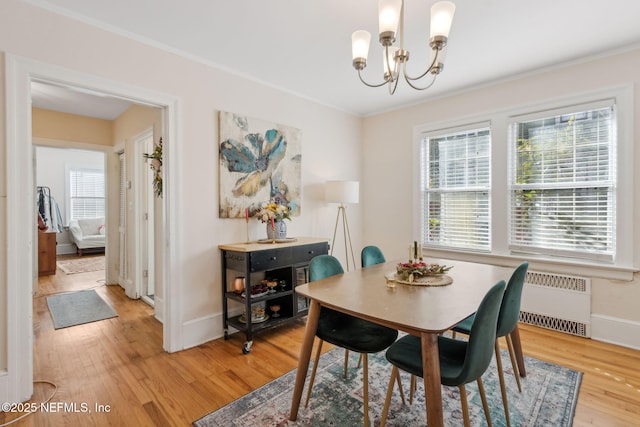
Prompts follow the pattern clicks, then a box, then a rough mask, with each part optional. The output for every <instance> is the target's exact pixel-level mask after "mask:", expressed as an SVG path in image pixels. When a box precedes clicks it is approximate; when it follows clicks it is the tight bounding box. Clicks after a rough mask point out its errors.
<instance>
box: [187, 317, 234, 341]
mask: <svg viewBox="0 0 640 427" xmlns="http://www.w3.org/2000/svg"><path fill="white" fill-rule="evenodd" d="M222 336H224V331H223V330H222V313H218V314H212V315H209V316H205V317H201V318H199V319H194V320H189V321H188V322H185V323H184V324H183V325H182V346H183V349H187V348H191V347H195V346H198V345H200V344H203V343H205V342H208V341H211V340H215V339H218V338H220V337H222Z"/></svg>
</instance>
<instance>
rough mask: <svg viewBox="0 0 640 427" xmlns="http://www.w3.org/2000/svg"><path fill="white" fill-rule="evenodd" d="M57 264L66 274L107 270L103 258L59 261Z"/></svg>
mask: <svg viewBox="0 0 640 427" xmlns="http://www.w3.org/2000/svg"><path fill="white" fill-rule="evenodd" d="M57 264H58V268H59V269H60V270H62V271H63V272H64V273H65V274H76V273H87V272H89V271H99V270H104V268H105V264H104V257H103V256H94V257H87V258H73V259H66V260H61V261H58V262H57Z"/></svg>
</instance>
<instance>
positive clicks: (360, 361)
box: [358, 353, 362, 369]
mask: <svg viewBox="0 0 640 427" xmlns="http://www.w3.org/2000/svg"><path fill="white" fill-rule="evenodd" d="M360 366H362V353H360V357H358V369H360Z"/></svg>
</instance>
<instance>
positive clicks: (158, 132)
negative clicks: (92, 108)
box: [109, 105, 164, 307]
mask: <svg viewBox="0 0 640 427" xmlns="http://www.w3.org/2000/svg"><path fill="white" fill-rule="evenodd" d="M113 129H114V132H113V133H114V145H115V151H116V152H122V151H124V152H125V153H126V155H125V171H126V180H127V181H130V182H133V181H134V180H135V177H134V176H133V171H134V170H135V169H134V163H135V162H137V161H138V162H141V161H142V159H137V158H135V155H134V153H135V147H134V144H133V142H134V139H135V138H136V137H137V136H139V135H140V134H142V133H143V132H145V131H146V130H148V129H152V130H153V139H154V141H155V142H157V141H158V139H159V138H160V137H161V136H163V135H164V132H163V130H164V129H163V124H162V109H161V108H157V107H147V106H143V105H134V106H132V107H131V108H129V109H128V110H127V111H125V112H124V113H123V114H121V115H120V116H119V117H118V118H117V119H116V120H115V121H114V128H113ZM113 155H114V156H116V155H117V154H116V153H115V152H114V154H113ZM115 164H117V162H115ZM118 177H119V175H118V173H113V174H111V175H110V178H109V179H110V184H111V188H112V190H113V191H111V192H110V194H109V196H110V197H111V200H114V201H115V200H118V195H119V194H118V188H119V182H118ZM126 197H127V200H128V201H129V200H130V201H131V202H133V200H132V198H133V197H134V192H133V186H132V187H131V188H129V189H128V190H127V194H126ZM155 200H156V204H155V207H154V214H155V221H154V226H155V230H156V232H155V236H154V242H155V250H154V254H155V275H154V277H155V279H156V298H158V299H160V300H161V299H162V298H163V297H164V295H163V294H162V287H161V286H159V284H160V283H161V277H162V273H163V272H162V255H163V253H162V249H163V245H162V241H163V237H164V228H163V225H164V222H163V217H162V202H161V200H160V199H157V198H156V199H155ZM127 206H130V204H129V203H127ZM118 208H119V204H118V203H112V204H110V205H109V215H110V217H111V218H113V219H114V221H115V222H113V223H112V224H117V219H118V217H119V213H118ZM126 215H127V218H126V222H127V258H126V262H127V263H128V264H129V265H128V267H127V269H126V271H127V272H128V273H129V275H131V274H133V272H134V263H136V262H137V261H136V253H135V244H136V241H135V233H134V232H133V224H135V223H136V222H135V218H134V212H133V210H132V209H127V210H126ZM114 241H116V242H117V240H114ZM114 253H116V252H115V251H114ZM118 259H119V257H118V258H117V259H116V260H115V261H117V260H118ZM116 267H117V266H116ZM114 277H116V276H114ZM126 279H130V280H133V278H131V277H127V278H126ZM126 279H125V280H126ZM121 285H124V284H123V283H121ZM156 301H158V300H156ZM158 307H159V305H158Z"/></svg>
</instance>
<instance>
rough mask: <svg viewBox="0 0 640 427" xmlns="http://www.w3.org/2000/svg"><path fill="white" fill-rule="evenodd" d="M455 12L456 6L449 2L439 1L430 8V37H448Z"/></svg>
mask: <svg viewBox="0 0 640 427" xmlns="http://www.w3.org/2000/svg"><path fill="white" fill-rule="evenodd" d="M455 12H456V5H455V4H453V3H452V2H450V1H440V2H438V3H436V4H434V5H433V6H431V37H435V36H444V37H449V30H450V29H451V22H452V21H453V15H454V13H455Z"/></svg>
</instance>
